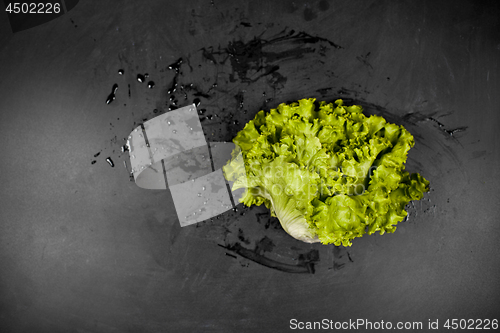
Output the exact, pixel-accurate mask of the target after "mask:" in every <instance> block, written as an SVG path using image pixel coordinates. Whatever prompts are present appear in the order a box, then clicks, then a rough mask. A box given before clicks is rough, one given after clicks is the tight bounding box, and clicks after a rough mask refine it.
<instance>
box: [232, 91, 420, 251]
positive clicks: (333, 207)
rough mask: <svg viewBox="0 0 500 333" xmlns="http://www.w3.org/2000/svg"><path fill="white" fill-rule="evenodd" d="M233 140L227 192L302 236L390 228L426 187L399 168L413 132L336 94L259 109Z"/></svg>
mask: <svg viewBox="0 0 500 333" xmlns="http://www.w3.org/2000/svg"><path fill="white" fill-rule="evenodd" d="M233 142H234V143H235V144H236V145H237V146H238V147H239V149H240V150H241V153H242V156H243V160H244V164H241V163H235V162H234V161H230V162H229V163H228V164H227V165H226V166H225V167H224V173H225V177H226V178H227V179H228V180H231V181H233V182H234V184H233V190H235V189H237V188H245V189H246V190H245V194H244V196H243V197H242V199H241V200H240V201H241V202H243V203H244V204H245V205H247V206H251V205H261V204H265V205H266V207H268V208H269V209H270V210H271V214H272V215H273V216H276V217H277V218H278V219H279V221H280V223H281V225H282V226H283V229H284V230H285V231H286V232H287V233H289V234H290V235H291V236H293V237H295V238H296V239H299V240H302V241H305V242H321V243H323V244H335V245H344V246H350V245H352V240H353V239H354V238H356V237H362V236H363V235H364V234H373V233H375V232H377V231H378V232H379V233H380V234H384V233H386V232H389V233H390V232H394V231H395V230H396V225H397V224H398V223H399V222H401V221H402V220H403V219H404V217H405V216H406V215H407V212H406V211H405V209H404V208H405V206H406V205H407V204H408V203H409V202H410V201H412V200H420V199H422V197H423V193H425V192H427V191H428V190H429V182H428V181H427V180H426V179H425V178H423V177H422V176H421V175H419V174H411V175H410V174H409V173H408V172H407V171H406V170H405V165H404V164H405V162H406V159H407V154H408V151H409V150H410V149H411V147H413V145H414V144H415V142H414V139H413V136H412V135H411V134H410V133H409V132H408V131H407V130H406V129H405V128H404V127H402V126H398V125H395V124H391V123H387V122H386V121H385V119H384V118H382V117H380V116H374V115H372V116H369V117H367V116H365V115H364V114H363V109H362V107H361V106H358V105H351V106H345V105H344V104H343V101H342V100H337V101H335V104H333V103H325V102H320V103H315V99H302V100H300V101H298V103H291V104H284V103H282V104H280V105H279V106H278V107H277V108H276V109H271V110H270V112H268V113H265V112H264V111H260V112H259V113H257V115H256V116H255V118H254V119H253V120H251V121H249V122H248V123H247V124H246V125H245V127H244V128H243V130H241V131H240V132H239V133H238V134H237V135H236V137H235V138H234V139H233Z"/></svg>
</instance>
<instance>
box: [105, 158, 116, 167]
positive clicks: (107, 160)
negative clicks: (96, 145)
mask: <svg viewBox="0 0 500 333" xmlns="http://www.w3.org/2000/svg"><path fill="white" fill-rule="evenodd" d="M106 162H108V164H109V165H111V167H112V168H114V167H115V164H114V163H113V160H112V159H111V157H108V158H107V159H106Z"/></svg>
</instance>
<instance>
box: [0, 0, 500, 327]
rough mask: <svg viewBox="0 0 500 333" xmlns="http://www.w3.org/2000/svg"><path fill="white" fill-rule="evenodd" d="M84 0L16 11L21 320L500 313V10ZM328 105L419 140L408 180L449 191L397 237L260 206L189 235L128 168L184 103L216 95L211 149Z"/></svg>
mask: <svg viewBox="0 0 500 333" xmlns="http://www.w3.org/2000/svg"><path fill="white" fill-rule="evenodd" d="M66 2H68V1H66ZM73 6H74V7H73ZM71 7H73V8H72V9H71V11H69V12H67V13H66V14H64V15H62V16H60V17H57V18H55V19H53V20H51V21H48V22H46V23H44V24H42V25H39V26H36V27H33V28H30V29H27V30H23V31H19V32H16V33H13V30H12V29H11V27H10V26H9V20H8V17H7V14H6V13H5V12H4V14H0V72H1V80H0V97H1V98H0V133H1V134H0V135H1V139H2V142H3V146H2V147H3V149H2V152H3V153H2V157H1V159H0V167H1V170H2V173H1V174H0V180H1V184H2V185H3V186H2V190H1V192H0V193H1V195H0V265H1V266H0V267H1V268H0V331H1V332H254V331H259V332H283V331H288V330H291V325H290V323H291V322H290V321H291V320H292V319H296V320H297V321H302V322H312V321H320V320H323V319H327V320H332V321H334V322H340V323H342V322H345V321H349V320H352V321H356V320H357V319H364V320H369V321H371V322H381V321H382V320H383V321H384V322H391V323H393V324H394V325H396V323H397V322H422V323H423V330H420V331H426V330H428V322H429V320H431V321H433V322H434V321H436V320H439V326H440V329H441V330H443V324H444V323H445V321H446V320H447V319H453V318H457V319H494V318H496V319H500V315H499V313H500V311H499V309H500V285H499V282H498V281H499V276H500V268H499V267H500V265H499V264H500V262H499V258H500V255H499V250H498V237H499V235H500V225H499V220H498V213H499V206H498V202H499V199H500V197H499V195H498V185H499V176H500V174H499V171H498V162H499V149H498V144H499V143H500V138H499V134H498V133H499V132H498V129H497V127H498V126H499V125H500V117H499V112H500V97H499V96H500V94H499V92H500V79H499V75H500V68H499V63H500V3H498V2H497V1H465V0H462V1H418V2H417V1H398V2H396V1H328V0H321V1H284V0H282V1H251V2H250V1H228V0H226V1H222V0H213V1H210V0H195V1H168V2H167V1H79V2H78V3H77V4H76V5H75V4H74V1H72V2H71ZM138 78H139V79H140V80H138ZM141 81H142V82H141ZM308 97H315V98H317V100H326V101H333V100H335V99H336V98H344V99H346V100H347V101H349V102H352V103H356V104H360V105H362V106H363V107H364V108H365V111H366V113H367V114H378V115H382V116H384V117H386V118H387V119H388V120H389V121H391V122H395V123H398V124H402V125H404V126H405V127H406V128H407V129H408V130H409V131H410V132H411V133H412V134H413V135H414V136H415V141H416V144H415V147H414V148H413V149H412V150H411V151H410V153H409V159H408V162H407V170H409V171H410V172H419V173H421V174H422V175H423V176H424V177H426V178H427V179H428V180H429V181H430V182H431V188H432V189H431V192H429V193H427V194H426V195H425V198H424V199H423V200H422V201H420V202H416V203H414V204H411V205H409V207H408V211H409V213H410V214H409V217H408V220H407V221H405V222H402V223H401V224H399V226H398V229H397V231H396V232H395V233H394V234H388V235H383V236H379V235H373V236H366V237H363V238H361V239H356V240H355V241H354V242H353V246H352V247H350V248H343V247H335V246H332V245H329V246H324V245H320V244H314V245H310V244H305V243H301V242H298V241H295V240H294V239H293V238H291V237H290V236H288V235H287V234H286V233H285V232H284V231H283V230H282V229H281V227H280V225H279V222H278V221H277V220H276V219H274V218H271V217H270V216H269V213H268V211H267V210H266V208H265V207H252V208H245V207H242V206H241V205H239V206H238V207H237V210H236V211H229V212H227V213H225V214H223V215H221V216H219V217H218V218H214V219H212V220H208V221H205V222H202V223H199V224H196V225H193V226H189V227H185V228H181V227H180V225H179V221H178V219H177V215H176V212H175V209H174V206H173V201H172V198H171V195H170V193H169V191H151V190H144V189H141V188H138V187H137V186H136V185H135V184H134V183H133V182H131V181H129V174H128V172H127V170H126V169H125V168H124V167H123V161H127V160H128V154H127V153H123V152H122V151H121V147H122V145H123V144H124V143H125V142H124V138H126V137H127V136H128V134H129V133H130V131H131V130H133V129H134V128H135V127H136V126H138V125H139V124H141V123H142V122H144V121H145V120H148V119H151V118H153V117H155V116H156V115H158V114H161V113H163V112H168V111H169V110H171V109H175V108H177V107H181V106H185V105H187V104H189V103H196V104H199V105H198V109H199V110H200V112H199V113H200V119H201V121H202V126H203V129H204V132H205V135H206V137H207V140H208V141H230V140H231V139H232V137H234V135H235V134H236V133H237V131H238V130H240V129H242V128H243V126H244V124H245V123H246V122H247V121H248V120H250V119H252V118H253V117H254V116H255V114H256V112H258V111H259V110H261V109H269V108H273V107H276V106H277V105H278V104H279V103H282V102H290V101H295V100H298V99H301V98H308ZM365 329H366V327H364V326H360V327H358V328H357V329H353V330H351V331H364V330H365ZM408 331H411V330H408ZM415 331H417V330H415Z"/></svg>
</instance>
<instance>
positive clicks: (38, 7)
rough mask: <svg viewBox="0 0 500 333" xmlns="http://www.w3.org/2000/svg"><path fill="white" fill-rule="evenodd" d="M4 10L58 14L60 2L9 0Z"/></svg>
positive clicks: (16, 12)
mask: <svg viewBox="0 0 500 333" xmlns="http://www.w3.org/2000/svg"><path fill="white" fill-rule="evenodd" d="M5 11H6V12H8V13H11V14H19V13H22V14H59V13H60V12H61V4H60V3H58V2H56V3H50V2H47V3H27V2H9V4H8V5H7V8H5Z"/></svg>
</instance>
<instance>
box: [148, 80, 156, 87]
mask: <svg viewBox="0 0 500 333" xmlns="http://www.w3.org/2000/svg"><path fill="white" fill-rule="evenodd" d="M154 87H155V83H154V82H153V81H149V82H148V88H149V89H153V88H154Z"/></svg>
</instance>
